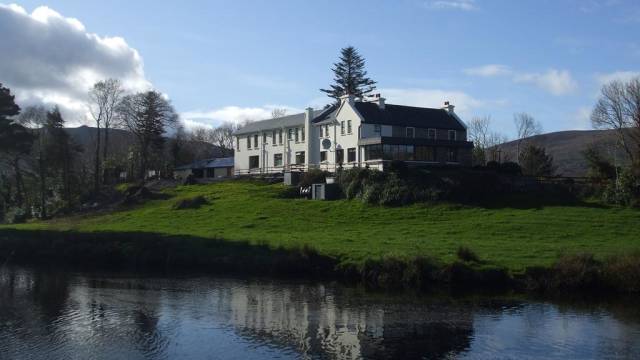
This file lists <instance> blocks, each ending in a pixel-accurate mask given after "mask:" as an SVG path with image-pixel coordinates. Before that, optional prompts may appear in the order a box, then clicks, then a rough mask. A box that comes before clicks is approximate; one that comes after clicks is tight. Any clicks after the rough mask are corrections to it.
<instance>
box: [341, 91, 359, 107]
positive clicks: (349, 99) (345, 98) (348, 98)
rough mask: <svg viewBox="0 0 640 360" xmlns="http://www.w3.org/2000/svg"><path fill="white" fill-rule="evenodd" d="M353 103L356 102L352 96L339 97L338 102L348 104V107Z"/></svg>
mask: <svg viewBox="0 0 640 360" xmlns="http://www.w3.org/2000/svg"><path fill="white" fill-rule="evenodd" d="M355 101H356V97H355V96H354V95H351V94H347V95H342V96H340V102H348V103H349V105H353V103H354V102H355Z"/></svg>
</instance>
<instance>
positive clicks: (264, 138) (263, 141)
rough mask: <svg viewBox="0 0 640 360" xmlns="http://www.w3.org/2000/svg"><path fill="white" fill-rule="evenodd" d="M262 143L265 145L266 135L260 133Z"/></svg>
mask: <svg viewBox="0 0 640 360" xmlns="http://www.w3.org/2000/svg"><path fill="white" fill-rule="evenodd" d="M262 143H263V144H266V143H267V133H262Z"/></svg>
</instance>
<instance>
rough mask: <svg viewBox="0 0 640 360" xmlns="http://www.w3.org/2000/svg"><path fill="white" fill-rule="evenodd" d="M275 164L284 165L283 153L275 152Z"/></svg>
mask: <svg viewBox="0 0 640 360" xmlns="http://www.w3.org/2000/svg"><path fill="white" fill-rule="evenodd" d="M273 166H275V167H280V166H282V154H273Z"/></svg>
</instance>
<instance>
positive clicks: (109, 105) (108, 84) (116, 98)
mask: <svg viewBox="0 0 640 360" xmlns="http://www.w3.org/2000/svg"><path fill="white" fill-rule="evenodd" d="M122 94H123V90H122V86H121V84H120V81H119V80H116V79H107V80H103V81H99V82H97V83H95V84H94V85H93V87H92V88H91V90H89V104H88V105H89V106H88V108H89V113H90V114H91V117H92V118H93V120H94V121H95V124H96V129H97V130H96V132H97V134H96V156H95V174H94V191H95V192H96V193H97V192H98V191H99V190H100V182H101V161H100V145H101V144H100V137H101V129H102V128H104V145H103V146H102V151H103V154H102V159H103V160H106V159H107V156H108V155H109V150H108V149H109V129H111V128H112V127H113V125H114V124H113V121H114V117H115V115H116V107H117V106H118V104H119V103H120V100H121V98H122Z"/></svg>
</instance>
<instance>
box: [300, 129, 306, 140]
mask: <svg viewBox="0 0 640 360" xmlns="http://www.w3.org/2000/svg"><path fill="white" fill-rule="evenodd" d="M305 136H306V135H305V130H304V128H301V129H300V137H301V138H302V141H303V142H304V138H305Z"/></svg>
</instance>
